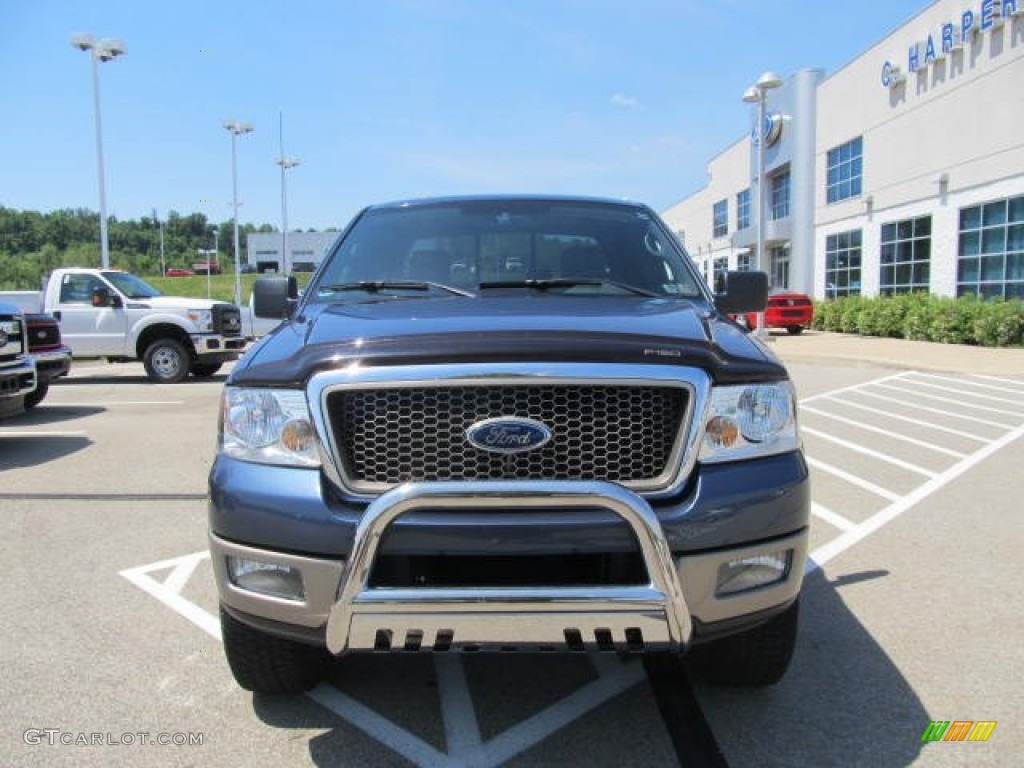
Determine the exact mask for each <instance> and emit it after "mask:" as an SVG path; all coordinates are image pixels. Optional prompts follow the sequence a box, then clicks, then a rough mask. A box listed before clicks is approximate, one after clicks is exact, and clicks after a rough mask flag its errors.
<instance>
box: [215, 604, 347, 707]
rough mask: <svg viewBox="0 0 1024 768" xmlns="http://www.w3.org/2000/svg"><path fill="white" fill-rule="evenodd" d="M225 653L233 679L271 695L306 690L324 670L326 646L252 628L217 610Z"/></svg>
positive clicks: (321, 677) (327, 657)
mask: <svg viewBox="0 0 1024 768" xmlns="http://www.w3.org/2000/svg"><path fill="white" fill-rule="evenodd" d="M220 628H221V636H222V637H223V639H224V652H225V654H226V655H227V658H228V666H229V667H231V674H232V675H234V677H235V681H236V682H237V683H238V684H239V685H240V686H242V688H244V689H245V690H247V691H253V692H254V693H267V694H273V695H281V694H296V693H302V692H303V691H308V690H309V689H310V688H312V687H313V686H315V685H316V684H317V683H319V682H320V681H321V680H322V679H323V678H324V675H325V674H326V673H327V667H328V665H329V663H330V660H331V655H330V654H329V653H328V652H327V650H326V649H325V648H317V647H314V646H312V645H303V644H302V643H296V642H294V641H292V640H285V639H284V638H280V637H274V636H273V635H268V634H265V633H263V632H260V631H259V630H257V629H253V628H252V627H250V626H249V625H248V624H243V623H242V622H240V621H238V619H235V618H234V617H233V616H231V614H229V613H228V612H227V611H226V610H224V607H223V606H221V609H220Z"/></svg>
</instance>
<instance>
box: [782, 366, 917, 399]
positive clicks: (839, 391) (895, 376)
mask: <svg viewBox="0 0 1024 768" xmlns="http://www.w3.org/2000/svg"><path fill="white" fill-rule="evenodd" d="M901 376H903V373H902V372H900V373H892V374H889V375H888V376H882V377H881V378H878V379H872V380H871V381H868V382H863V383H861V384H851V385H850V386H848V387H842V388H840V389H832V390H829V391H828V392H822V393H820V394H817V395H811V396H810V397H804V398H801V399H800V404H801V405H803V404H804V403H813V402H814V401H815V400H822V399H824V398H827V397H835V396H836V395H841V394H843V393H844V392H857V391H859V390H862V389H864V387H867V386H870V385H872V384H880V383H881V382H883V381H889V380H891V379H898V378H900V377H901Z"/></svg>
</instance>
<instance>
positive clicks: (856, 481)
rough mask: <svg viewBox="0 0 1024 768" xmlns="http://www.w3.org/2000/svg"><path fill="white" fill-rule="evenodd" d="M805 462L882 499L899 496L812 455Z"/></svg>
mask: <svg viewBox="0 0 1024 768" xmlns="http://www.w3.org/2000/svg"><path fill="white" fill-rule="evenodd" d="M807 463H808V464H809V465H810V466H812V467H814V468H815V469H820V470H821V471H822V472H828V473H829V474H830V475H834V476H836V477H838V478H839V479H840V480H845V481H846V482H848V483H850V484H851V485H856V486H857V487H858V488H863V489H864V490H865V491H870V492H871V493H873V494H875V495H876V496H881V497H882V498H883V499H888V500H889V501H896V500H897V499H898V498H900V495H899V494H898V493H893V492H892V491H889V490H886V489H885V488H883V487H882V486H880V485H876V484H875V483H872V482H871V481H870V480H865V479H864V478H862V477H857V476H856V475H853V474H850V473H849V472H847V471H846V470H844V469H840V468H839V467H833V466H832V465H831V464H826V463H825V462H824V461H820V460H818V459H815V458H814V457H812V456H808V457H807Z"/></svg>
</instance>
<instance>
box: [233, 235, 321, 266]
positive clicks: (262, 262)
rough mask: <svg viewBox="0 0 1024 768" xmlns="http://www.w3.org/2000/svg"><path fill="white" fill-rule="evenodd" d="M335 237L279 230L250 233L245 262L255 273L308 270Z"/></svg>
mask: <svg viewBox="0 0 1024 768" xmlns="http://www.w3.org/2000/svg"><path fill="white" fill-rule="evenodd" d="M337 237H338V233H337V232H289V233H288V235H287V237H285V236H284V235H283V234H282V233H280V232H250V233H249V234H248V235H247V236H246V240H245V248H246V263H247V264H249V265H250V267H251V269H253V270H254V271H256V272H279V273H285V272H287V273H291V272H312V271H313V270H314V269H316V267H317V266H318V265H319V264H320V262H321V261H323V258H324V256H325V255H326V254H327V249H328V248H330V247H331V245H332V244H333V243H334V241H335V239H337ZM285 249H287V251H288V254H287V259H285V258H284V253H285Z"/></svg>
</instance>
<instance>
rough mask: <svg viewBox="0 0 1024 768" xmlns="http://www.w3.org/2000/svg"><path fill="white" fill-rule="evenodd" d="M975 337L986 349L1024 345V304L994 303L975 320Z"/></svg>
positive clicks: (988, 305)
mask: <svg viewBox="0 0 1024 768" xmlns="http://www.w3.org/2000/svg"><path fill="white" fill-rule="evenodd" d="M972 330H973V331H974V337H975V339H976V340H977V342H978V344H981V345H983V346H986V347H1009V346H1016V345H1020V344H1024V304H1021V302H1019V301H1010V302H1007V301H993V302H990V303H988V304H986V305H985V311H984V312H980V313H978V315H977V316H976V317H975V318H974V326H973V329H972Z"/></svg>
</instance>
